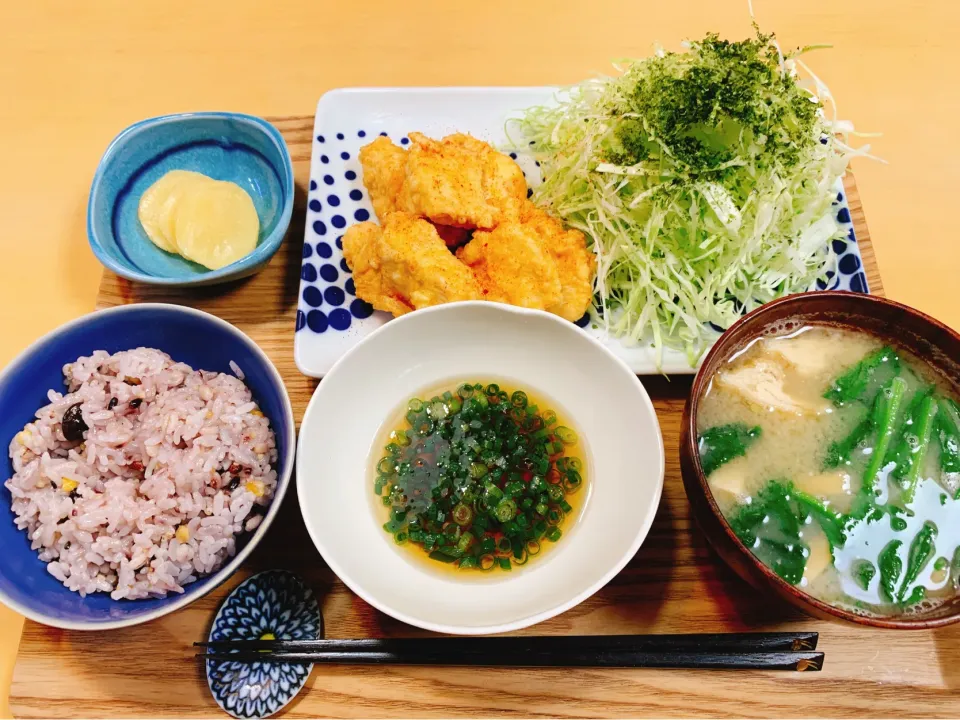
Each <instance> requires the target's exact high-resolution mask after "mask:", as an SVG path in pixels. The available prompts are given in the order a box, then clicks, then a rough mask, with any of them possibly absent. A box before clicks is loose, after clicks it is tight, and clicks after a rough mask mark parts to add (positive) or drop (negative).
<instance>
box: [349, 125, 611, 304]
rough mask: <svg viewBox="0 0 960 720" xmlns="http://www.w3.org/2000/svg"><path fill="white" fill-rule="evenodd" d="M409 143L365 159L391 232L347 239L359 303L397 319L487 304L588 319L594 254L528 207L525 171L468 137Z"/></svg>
mask: <svg viewBox="0 0 960 720" xmlns="http://www.w3.org/2000/svg"><path fill="white" fill-rule="evenodd" d="M410 140H411V147H410V149H409V150H404V149H403V148H401V147H398V146H397V145H394V144H393V143H392V142H391V141H390V140H389V138H386V137H378V138H377V139H376V140H374V141H373V142H371V143H370V144H368V145H366V146H364V147H363V148H361V150H360V163H361V165H362V166H363V182H364V185H365V186H366V188H367V192H368V194H369V196H370V201H371V203H372V204H373V207H374V210H375V211H376V213H377V217H378V218H379V220H380V222H381V224H382V225H383V228H382V229H381V228H378V227H377V226H376V225H374V224H373V223H360V224H359V225H356V226H353V227H352V228H350V230H348V231H347V234H346V236H345V237H344V240H343V246H344V256H345V257H346V260H347V262H348V263H349V265H350V266H351V267H352V268H353V272H354V282H355V284H356V289H357V296H358V297H360V298H361V299H363V300H366V301H367V302H369V303H371V304H372V305H373V306H374V307H376V308H377V309H380V310H386V311H388V312H391V313H393V314H394V315H402V314H404V313H406V312H410V311H411V310H413V309H416V308H419V307H427V306H428V305H435V304H438V303H442V302H453V301H454V300H476V299H483V300H490V301H494V302H503V303H508V304H511V305H519V306H522V307H528V308H535V309H539V310H547V311H548V312H552V313H555V314H557V315H559V316H561V317H564V318H566V319H569V320H578V319H579V318H580V317H582V316H583V314H584V313H585V312H586V311H587V309H588V308H589V306H590V303H591V301H592V299H593V278H594V275H595V273H596V260H595V258H594V255H593V253H591V252H590V251H589V250H588V249H587V247H586V240H585V238H584V236H583V234H582V233H581V232H579V231H578V230H567V229H565V228H564V226H563V225H562V223H561V222H560V221H559V220H557V219H555V218H553V217H551V216H550V215H548V214H547V213H546V212H544V211H543V210H541V209H540V208H538V207H537V206H536V205H534V204H533V203H532V202H530V201H529V200H527V199H526V193H527V189H526V182H525V181H524V178H523V172H522V171H521V170H520V167H519V166H518V165H517V164H516V163H515V162H514V161H513V160H512V159H511V158H510V157H508V156H507V155H504V154H503V153H500V152H498V151H497V150H495V149H494V148H493V147H491V146H490V145H488V144H487V143H485V142H482V141H480V140H477V139H476V138H474V137H471V136H469V135H464V134H459V133H458V134H456V135H450V136H448V137H445V138H443V139H442V140H432V139H430V138H428V137H426V136H424V135H422V134H420V133H410ZM471 233H472V239H471ZM468 241H469V242H468ZM444 243H446V246H448V247H449V248H450V250H447V249H446V248H445V247H444V246H443V244H444ZM464 243H466V244H464ZM457 246H462V247H459V249H458V250H457V251H456V258H454V257H453V255H451V252H450V251H452V250H453V249H454V248H455V247H457Z"/></svg>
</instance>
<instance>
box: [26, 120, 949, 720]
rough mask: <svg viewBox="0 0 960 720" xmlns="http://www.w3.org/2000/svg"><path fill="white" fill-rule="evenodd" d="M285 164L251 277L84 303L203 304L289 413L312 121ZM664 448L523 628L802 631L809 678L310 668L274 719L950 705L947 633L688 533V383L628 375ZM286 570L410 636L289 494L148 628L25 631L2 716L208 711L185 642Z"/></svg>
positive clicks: (330, 620)
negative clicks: (236, 562) (245, 337)
mask: <svg viewBox="0 0 960 720" xmlns="http://www.w3.org/2000/svg"><path fill="white" fill-rule="evenodd" d="M273 122H274V123H275V124H276V125H277V127H279V128H280V129H281V131H282V132H283V135H284V137H285V138H286V141H287V144H288V145H289V147H290V152H291V155H292V157H293V162H294V170H295V175H296V180H297V194H296V208H295V211H294V222H293V224H292V226H291V228H290V232H289V234H288V238H287V241H286V242H285V243H284V245H283V247H282V248H281V250H280V252H279V253H278V254H277V256H276V257H275V258H274V259H273V261H272V262H271V263H270V265H269V266H268V267H267V268H266V269H265V270H264V271H263V272H261V273H260V274H259V275H257V276H256V277H254V278H252V279H249V280H247V281H242V282H239V283H236V284H233V285H228V286H219V287H216V288H211V289H204V290H195V291H191V292H182V291H177V290H164V289H162V288H157V287H146V286H142V285H135V284H132V283H130V282H128V281H126V280H123V279H121V278H118V277H116V276H114V275H112V274H110V273H105V274H104V277H103V281H102V282H101V285H100V294H99V297H98V301H97V305H98V307H107V306H111V305H119V304H123V303H132V302H142V301H160V302H172V303H181V304H185V305H191V306H194V307H199V308H202V309H204V310H208V311H210V312H212V313H215V314H216V315H219V316H220V317H222V318H224V319H226V320H229V321H230V322H232V323H234V324H235V325H237V326H238V327H240V328H242V329H243V330H244V331H246V332H247V333H249V334H250V336H251V337H253V339H254V340H255V341H256V342H258V343H259V344H260V346H261V347H262V348H263V349H264V350H265V351H266V352H267V354H268V355H270V357H271V359H272V360H273V361H274V362H275V363H276V365H277V367H278V368H279V369H280V372H281V373H282V375H283V377H284V380H285V381H286V383H287V388H288V389H289V391H290V395H291V398H292V399H293V407H294V414H295V416H296V418H297V420H298V421H299V419H300V418H301V417H302V415H303V411H304V409H305V407H306V404H307V401H308V400H309V398H310V395H311V393H312V392H313V389H314V387H315V386H316V382H317V381H316V380H313V379H310V378H307V377H304V376H303V375H301V374H300V373H299V372H298V371H297V369H296V367H295V366H294V363H293V327H294V315H295V313H296V304H297V292H298V285H299V279H300V262H301V253H300V247H301V241H302V238H303V222H304V217H305V206H306V190H305V188H306V186H307V183H308V182H309V177H308V175H309V168H310V149H311V142H312V128H313V118H312V117H291V118H274V119H273ZM847 195H848V198H849V203H850V210H851V213H852V216H853V219H854V223H855V226H856V233H857V239H858V241H859V243H860V251H861V253H862V255H863V260H864V265H865V269H866V272H867V279H868V281H869V283H870V287H871V288H872V289H873V291H874V292H875V293H880V294H882V286H881V283H880V275H879V273H878V270H877V265H876V261H875V259H874V255H873V250H872V247H871V245H870V236H869V234H868V232H867V226H866V224H865V222H864V217H863V210H862V208H861V205H860V198H859V195H858V193H857V190H856V186H855V185H854V181H853V178H852V177H848V179H847ZM643 382H644V385H645V386H646V387H647V389H648V391H649V392H650V394H651V396H652V397H653V398H654V403H655V405H656V408H657V414H658V415H659V418H660V424H661V427H662V429H663V438H664V443H665V445H666V448H667V472H666V482H665V486H664V493H663V501H662V502H661V505H660V511H659V513H658V515H657V520H656V522H655V523H654V525H653V528H652V530H651V531H650V535H649V536H648V537H647V540H646V542H644V544H643V547H642V548H641V549H640V551H639V552H638V553H637V555H636V557H635V558H634V559H633V560H632V561H631V562H630V564H629V565H627V567H626V568H625V569H624V570H623V572H621V573H620V574H619V575H618V576H617V577H616V578H615V579H614V580H613V581H612V582H611V583H610V584H609V585H607V586H606V587H605V588H603V589H602V590H601V591H600V592H598V593H597V594H596V595H595V596H593V597H592V598H590V599H589V600H587V601H586V602H584V603H583V604H582V605H580V606H579V607H577V608H575V609H573V610H571V611H569V612H567V613H564V614H563V615H561V616H560V617H557V618H554V619H553V620H550V621H548V622H545V623H543V624H541V625H538V626H536V627H533V628H530V629H529V630H527V631H526V633H527V634H579V633H582V634H589V633H650V632H704V631H711V632H725V631H738V630H801V629H803V630H811V629H813V630H818V631H820V633H821V644H820V647H821V649H823V650H824V651H826V653H827V655H826V662H825V666H824V670H823V672H820V673H774V672H762V671H750V672H733V671H679V670H564V669H548V670H493V669H482V670H480V669H463V668H449V669H437V668H433V669H428V668H415V667H331V666H317V667H316V668H315V669H314V671H313V674H312V675H311V677H310V680H309V681H308V683H307V686H306V688H305V689H304V690H303V691H302V692H301V694H300V696H299V697H298V698H297V699H296V700H295V701H294V702H293V703H292V704H291V705H290V706H289V707H288V708H287V710H286V711H285V712H284V713H283V714H285V715H288V716H290V717H311V716H312V717H317V716H320V717H324V716H325V717H374V716H391V717H428V716H430V717H434V716H445V717H451V716H468V715H479V716H491V715H498V716H501V715H514V716H527V717H529V716H535V715H548V716H605V717H610V716H636V715H642V714H647V715H655V716H661V717H663V716H678V715H683V716H689V715H711V716H716V715H733V716H740V717H743V716H748V715H749V716H779V717H784V716H802V717H811V716H816V715H829V716H841V715H844V716H851V715H859V716H864V715H867V716H872V717H880V716H888V717H904V716H916V717H919V716H932V715H951V714H952V715H956V714H957V713H958V712H960V625H958V626H954V627H953V628H948V629H944V630H940V631H936V632H928V631H918V632H895V631H882V630H870V629H867V628H861V627H857V626H848V625H841V624H834V623H827V622H820V621H814V620H810V619H807V618H805V617H803V616H801V615H799V614H798V613H796V612H794V611H793V610H791V609H789V608H786V607H784V606H783V605H781V604H779V603H775V602H771V601H770V599H769V598H767V597H766V596H761V595H757V594H756V593H755V592H754V591H753V590H752V589H751V588H750V587H748V586H747V585H746V584H745V583H744V582H742V581H741V580H740V579H739V578H738V577H736V576H735V575H734V574H733V572H732V571H730V570H728V569H727V568H726V566H725V565H723V564H722V563H721V562H720V561H719V560H718V558H717V557H716V556H715V555H713V554H712V553H711V551H710V549H709V548H708V547H707V546H706V544H705V542H704V539H703V537H702V536H701V535H700V533H699V531H698V530H697V529H696V527H692V526H691V524H692V520H691V517H690V512H689V508H688V505H687V499H686V496H685V495H684V491H683V486H682V483H681V480H680V467H679V464H678V457H677V443H678V436H679V431H680V414H681V411H682V408H683V403H684V400H685V398H686V396H687V393H688V391H689V389H690V382H691V379H690V378H684V377H679V378H674V379H673V380H672V381H669V382H668V381H666V380H664V379H663V378H660V377H651V378H644V379H643ZM267 568H287V569H290V570H293V571H295V572H297V573H299V574H300V575H301V576H303V577H304V578H305V579H306V580H307V582H308V583H309V584H310V585H311V586H312V587H313V589H314V591H315V592H316V593H317V595H318V597H320V598H321V601H322V606H323V614H324V618H325V620H326V625H327V636H328V637H334V638H351V637H387V636H401V635H417V634H423V633H421V632H420V631H418V630H416V629H414V628H411V627H408V626H405V625H403V624H401V623H399V622H397V621H395V620H393V619H391V618H389V617H387V616H385V615H383V614H381V613H379V612H377V611H375V610H373V609H372V608H371V607H370V606H369V605H367V604H366V603H364V602H363V601H362V600H360V599H359V598H357V597H356V596H354V595H353V594H352V593H350V592H349V591H348V590H347V589H346V588H345V587H344V585H343V584H342V583H341V582H340V581H339V580H338V579H337V578H336V577H335V576H334V575H333V573H331V572H330V571H329V570H328V569H327V568H326V567H325V566H324V564H323V562H322V560H321V559H320V556H319V555H318V554H317V552H316V550H315V549H314V547H313V544H312V543H311V542H310V539H309V537H308V536H307V533H306V530H305V529H304V527H303V523H302V521H301V519H300V513H299V508H298V505H297V500H296V497H295V488H291V492H290V494H289V495H288V496H287V497H286V499H285V501H284V506H283V508H282V510H281V518H280V519H279V520H278V522H276V523H275V524H274V527H273V529H272V530H271V531H270V533H269V534H268V535H267V537H266V538H265V540H264V542H263V543H262V544H261V546H260V547H259V548H258V549H257V551H256V552H255V553H254V554H253V556H252V558H251V559H250V561H249V562H248V563H247V564H246V565H245V566H244V568H243V569H242V570H241V571H240V572H238V573H237V574H236V575H235V576H234V577H233V578H232V579H231V580H230V581H229V582H227V583H226V584H225V585H223V586H222V587H221V588H220V589H219V590H217V591H215V592H213V593H211V594H210V595H208V596H207V597H205V598H203V599H201V600H198V601H197V602H195V603H193V604H192V605H190V606H189V607H187V608H185V609H183V610H181V611H179V612H176V613H174V614H173V615H169V616H167V617H165V618H163V619H161V620H157V621H155V622H152V623H149V624H147V625H143V626H140V627H135V628H128V629H125V630H117V631H112V632H110V633H109V634H98V633H97V634H95V633H80V632H68V631H62V630H55V629H52V628H47V627H44V626H42V625H38V624H35V623H32V622H27V623H26V626H25V628H24V633H23V639H22V642H21V645H20V654H19V656H18V659H17V665H16V668H15V671H14V678H13V685H12V689H11V698H10V704H11V707H12V708H13V710H14V713H15V714H16V715H17V716H18V717H41V716H42V717H78V716H80V717H116V716H127V717H129V716H134V715H137V716H147V717H202V716H208V717H209V716H219V717H223V716H224V715H223V713H222V712H221V711H220V710H219V709H218V708H217V706H216V704H215V703H214V701H213V698H212V697H211V696H210V693H209V692H208V690H207V686H206V680H205V676H204V673H203V668H202V665H201V664H200V663H199V662H197V661H195V660H193V659H192V655H193V648H192V647H191V643H193V642H194V641H195V640H200V639H202V638H205V637H206V635H207V632H208V630H209V626H210V622H211V621H212V619H213V615H214V613H215V611H216V608H217V606H218V605H219V604H220V602H221V601H222V600H223V598H224V596H225V595H226V594H227V592H228V591H229V590H230V589H231V588H233V587H234V586H235V585H236V584H237V583H238V582H240V581H241V580H242V579H243V578H245V577H247V576H248V575H250V574H251V573H253V572H257V571H259V570H263V569H267Z"/></svg>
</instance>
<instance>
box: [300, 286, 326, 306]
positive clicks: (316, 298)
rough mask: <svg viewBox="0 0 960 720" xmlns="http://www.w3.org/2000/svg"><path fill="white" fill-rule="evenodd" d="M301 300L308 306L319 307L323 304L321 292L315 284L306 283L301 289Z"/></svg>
mask: <svg viewBox="0 0 960 720" xmlns="http://www.w3.org/2000/svg"><path fill="white" fill-rule="evenodd" d="M303 301H304V302H305V303H306V304H307V305H309V306H310V307H320V306H321V305H323V293H322V292H320V288H318V287H317V286H316V285H307V287H305V288H304V289H303Z"/></svg>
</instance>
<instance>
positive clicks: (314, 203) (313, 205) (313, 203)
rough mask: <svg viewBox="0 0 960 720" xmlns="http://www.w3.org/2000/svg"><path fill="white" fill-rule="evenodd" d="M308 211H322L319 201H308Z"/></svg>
mask: <svg viewBox="0 0 960 720" xmlns="http://www.w3.org/2000/svg"><path fill="white" fill-rule="evenodd" d="M310 209H311V210H313V211H314V212H320V211H321V210H323V205H322V204H321V202H320V201H319V200H317V199H316V198H314V199H313V200H311V201H310Z"/></svg>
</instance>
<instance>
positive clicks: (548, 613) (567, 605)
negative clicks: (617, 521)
mask: <svg viewBox="0 0 960 720" xmlns="http://www.w3.org/2000/svg"><path fill="white" fill-rule="evenodd" d="M476 306H480V307H484V308H490V307H491V306H496V307H497V308H498V309H499V310H501V311H503V312H507V313H512V314H516V315H523V316H528V317H537V318H541V319H543V320H544V321H548V322H552V323H556V324H558V325H562V326H564V327H569V328H570V329H576V326H574V325H572V324H570V323H568V322H567V321H566V320H563V319H562V318H560V317H558V316H556V315H552V314H550V313H547V312H544V311H541V310H530V309H528V308H522V307H518V306H514V305H506V304H503V303H492V302H489V301H482V300H470V301H464V302H455V303H446V304H443V305H435V306H432V307H427V308H423V309H421V310H417V311H416V312H415V313H407V314H406V315H401V316H400V317H398V318H394V319H393V320H391V321H390V322H389V323H385V324H384V325H381V326H380V327H378V328H376V329H375V330H374V331H373V332H371V333H370V334H369V335H367V336H366V337H364V338H362V339H361V340H360V341H359V342H357V343H356V344H355V345H353V346H352V347H351V348H350V349H349V350H347V352H345V353H344V354H343V355H342V356H341V357H340V358H339V359H338V360H337V361H336V362H335V363H334V364H333V367H331V368H330V371H329V372H328V373H326V375H324V379H323V381H322V382H321V383H320V384H319V385H318V386H317V389H316V390H315V391H314V393H313V396H312V397H311V398H310V402H309V404H308V405H307V409H306V411H305V412H304V414H303V420H302V422H301V429H302V428H303V427H305V426H309V424H310V417H311V415H312V411H313V410H314V408H315V407H316V405H317V403H318V400H317V398H318V397H320V395H321V393H322V392H323V388H324V385H325V384H328V383H329V382H330V380H331V378H333V377H336V374H337V373H338V371H340V368H341V367H343V366H345V365H346V364H347V363H349V362H350V360H351V359H352V357H353V355H354V354H355V353H357V352H358V351H359V349H360V348H362V347H363V345H364V344H365V343H367V342H370V341H372V340H373V339H374V338H376V337H377V336H378V335H379V334H380V333H381V332H383V331H384V330H385V329H386V328H387V327H393V329H394V331H395V330H396V329H397V327H396V326H397V323H400V324H403V323H406V322H409V321H410V318H413V317H420V318H422V317H424V316H425V315H427V314H430V313H436V312H445V311H446V312H449V311H450V309H451V308H456V307H476ZM583 337H585V338H586V339H587V340H588V342H590V343H592V344H593V345H594V346H595V347H596V348H597V349H598V350H599V351H601V352H603V353H605V354H606V355H608V356H609V357H610V358H611V359H612V360H614V362H615V363H616V364H617V365H618V366H619V367H620V368H621V369H622V370H623V371H624V372H625V373H626V374H627V375H628V376H629V377H630V378H632V380H633V382H634V383H635V384H636V386H637V388H638V389H639V390H640V395H641V396H642V397H643V402H644V409H645V410H646V411H647V412H649V413H650V415H651V417H652V418H653V426H654V427H655V428H656V431H657V432H656V440H657V449H658V454H657V464H658V467H657V471H656V477H655V481H656V487H655V489H654V497H653V503H652V512H650V513H649V514H648V515H647V517H646V519H645V520H644V522H643V523H642V524H641V525H640V527H639V528H638V530H637V533H636V534H635V536H634V539H633V542H632V543H631V544H630V547H629V548H628V549H627V550H626V551H625V552H624V554H623V556H622V557H621V558H620V560H618V561H617V562H616V563H615V564H614V565H613V566H612V567H611V568H610V570H609V571H607V572H606V573H604V575H603V576H602V577H601V578H600V579H599V580H597V581H595V582H594V583H593V584H592V585H590V586H589V587H587V588H586V589H584V590H582V591H580V592H579V593H577V594H576V595H575V596H574V597H572V598H571V599H569V600H567V601H565V602H563V603H559V604H557V605H555V606H554V607H552V608H549V609H547V610H543V611H541V612H539V613H534V614H533V615H528V616H526V617H523V618H519V619H517V620H513V621H511V622H507V623H499V624H495V625H484V626H471V627H469V628H466V627H461V626H457V625H449V624H444V623H434V622H430V621H426V620H420V619H419V618H414V617H411V616H410V615H408V614H407V613H404V612H398V611H396V610H394V609H393V608H391V607H389V606H388V605H387V604H385V603H382V602H380V601H379V600H377V599H376V598H374V597H373V596H371V595H369V594H368V593H367V592H366V591H365V590H364V589H363V588H361V587H359V585H357V584H356V583H355V582H354V581H353V580H352V579H351V578H350V576H349V575H348V574H347V573H346V572H345V571H344V569H343V567H342V566H341V565H340V563H338V562H337V561H336V560H334V559H332V555H331V553H330V552H329V551H328V550H327V547H326V544H325V543H323V542H321V541H320V539H319V538H318V536H317V534H316V533H315V532H314V529H313V528H312V527H311V524H310V523H309V522H308V520H307V518H308V512H307V508H306V505H305V500H304V498H305V497H306V492H305V488H304V487H303V480H302V478H304V474H303V473H302V472H301V468H300V464H299V462H298V463H297V480H296V482H297V500H298V502H299V504H300V513H301V515H302V517H303V520H304V525H305V526H306V528H307V532H308V533H309V535H310V539H311V540H312V541H313V544H314V545H315V546H316V548H317V550H318V551H319V553H320V555H321V556H322V557H323V559H324V562H326V563H327V565H328V566H329V568H330V569H331V570H332V571H333V572H334V574H336V576H337V577H338V578H340V580H341V581H343V583H344V585H346V586H347V587H348V588H349V589H350V590H351V591H352V592H353V593H355V594H356V595H358V596H359V597H360V598H361V599H362V600H364V601H365V602H367V603H368V604H370V605H372V606H373V607H375V608H376V609H377V610H380V611H381V612H383V613H385V614H387V615H389V616H390V617H392V618H395V619H397V620H399V621H401V622H404V623H406V624H408V625H413V626H414V627H419V628H422V629H424V630H430V631H433V632H438V633H446V634H449V635H492V634H495V633H505V632H511V631H513V630H520V629H523V628H526V627H530V626H531V625H536V624H537V623H540V622H543V621H544V620H549V619H550V618H552V617H556V616H557V615H560V614H561V613H564V612H566V611H567V610H570V609H571V608H573V607H576V606H577V605H579V604H580V603H582V602H583V601H584V600H586V599H587V598H589V597H590V596H592V595H593V594H595V593H596V592H597V591H598V590H600V589H601V588H603V587H604V586H605V585H606V584H607V583H609V582H610V581H611V580H612V579H613V578H614V577H616V575H617V574H618V573H619V572H620V571H621V570H623V568H624V567H625V566H626V565H627V563H628V562H630V560H632V559H633V557H634V555H636V554H637V551H638V550H639V549H640V546H641V545H642V544H643V541H644V540H645V539H646V537H647V535H648V534H649V532H650V528H651V526H652V525H653V521H654V519H655V518H656V514H657V512H656V511H657V509H658V508H659V506H660V500H661V499H662V495H663V481H664V473H665V470H666V454H665V450H664V446H663V433H662V431H661V429H660V422H659V420H658V418H657V413H656V410H655V409H654V407H653V401H652V400H651V399H650V395H649V394H648V393H647V390H646V388H645V387H644V386H643V383H641V382H640V379H639V378H638V377H637V375H636V373H634V372H633V370H631V369H630V367H629V366H628V365H627V363H626V362H624V361H623V360H622V359H621V358H619V357H617V355H615V354H614V353H613V352H611V351H610V349H609V348H607V347H605V346H604V344H603V343H602V342H600V341H599V340H597V339H596V338H594V337H592V336H590V335H588V334H586V333H584V334H583ZM303 438H304V435H303V433H302V432H301V433H300V436H299V437H298V438H297V458H298V459H299V458H300V457H301V450H300V448H301V445H302V443H303Z"/></svg>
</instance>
